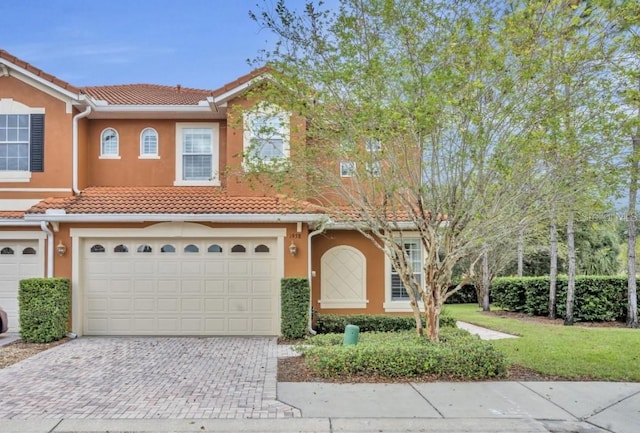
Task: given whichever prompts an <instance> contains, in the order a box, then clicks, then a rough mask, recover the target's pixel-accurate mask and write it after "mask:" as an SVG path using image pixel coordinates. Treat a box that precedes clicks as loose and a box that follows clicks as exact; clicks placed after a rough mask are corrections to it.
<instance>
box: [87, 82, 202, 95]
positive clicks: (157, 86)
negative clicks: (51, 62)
mask: <svg viewBox="0 0 640 433" xmlns="http://www.w3.org/2000/svg"><path fill="white" fill-rule="evenodd" d="M122 87H138V88H140V87H142V88H149V89H163V90H173V91H180V92H189V93H211V92H213V90H211V89H198V88H195V87H184V86H182V85H181V84H178V85H175V86H169V85H167V84H154V83H124V84H105V85H97V86H83V87H82V88H81V90H83V91H84V90H97V89H108V88H122Z"/></svg>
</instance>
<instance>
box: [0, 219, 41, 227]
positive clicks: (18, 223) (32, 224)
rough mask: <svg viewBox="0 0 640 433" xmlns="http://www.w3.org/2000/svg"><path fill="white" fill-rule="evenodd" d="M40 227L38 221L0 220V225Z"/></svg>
mask: <svg viewBox="0 0 640 433" xmlns="http://www.w3.org/2000/svg"><path fill="white" fill-rule="evenodd" d="M7 226H8V227H40V221H24V220H16V221H12V220H2V221H0V227H7Z"/></svg>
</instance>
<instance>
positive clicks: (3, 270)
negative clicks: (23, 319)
mask: <svg viewBox="0 0 640 433" xmlns="http://www.w3.org/2000/svg"><path fill="white" fill-rule="evenodd" d="M4 248H8V249H7V250H5V251H7V252H8V251H12V252H13V254H0V305H2V308H4V310H5V311H6V312H7V316H8V317H9V331H10V332H18V330H19V320H18V314H19V308H18V290H19V286H20V280H22V279H25V278H32V277H42V276H44V263H43V256H42V252H41V251H40V249H39V242H38V241H37V240H26V239H25V240H5V239H3V240H0V250H2V249H4ZM34 251H35V254H30V253H31V252H34Z"/></svg>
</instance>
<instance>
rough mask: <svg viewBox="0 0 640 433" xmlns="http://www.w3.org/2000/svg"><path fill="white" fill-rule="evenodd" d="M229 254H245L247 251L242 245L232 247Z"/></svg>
mask: <svg viewBox="0 0 640 433" xmlns="http://www.w3.org/2000/svg"><path fill="white" fill-rule="evenodd" d="M231 252H232V253H246V252H247V249H246V248H245V247H244V245H240V244H238V245H234V246H233V248H231Z"/></svg>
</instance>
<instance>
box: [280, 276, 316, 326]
mask: <svg viewBox="0 0 640 433" xmlns="http://www.w3.org/2000/svg"><path fill="white" fill-rule="evenodd" d="M280 290H281V296H280V299H281V311H282V319H281V323H280V332H282V336H283V337H285V338H291V339H297V338H304V336H305V335H307V327H308V324H309V280H307V279H306V278H283V279H282V282H281V286H280Z"/></svg>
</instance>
